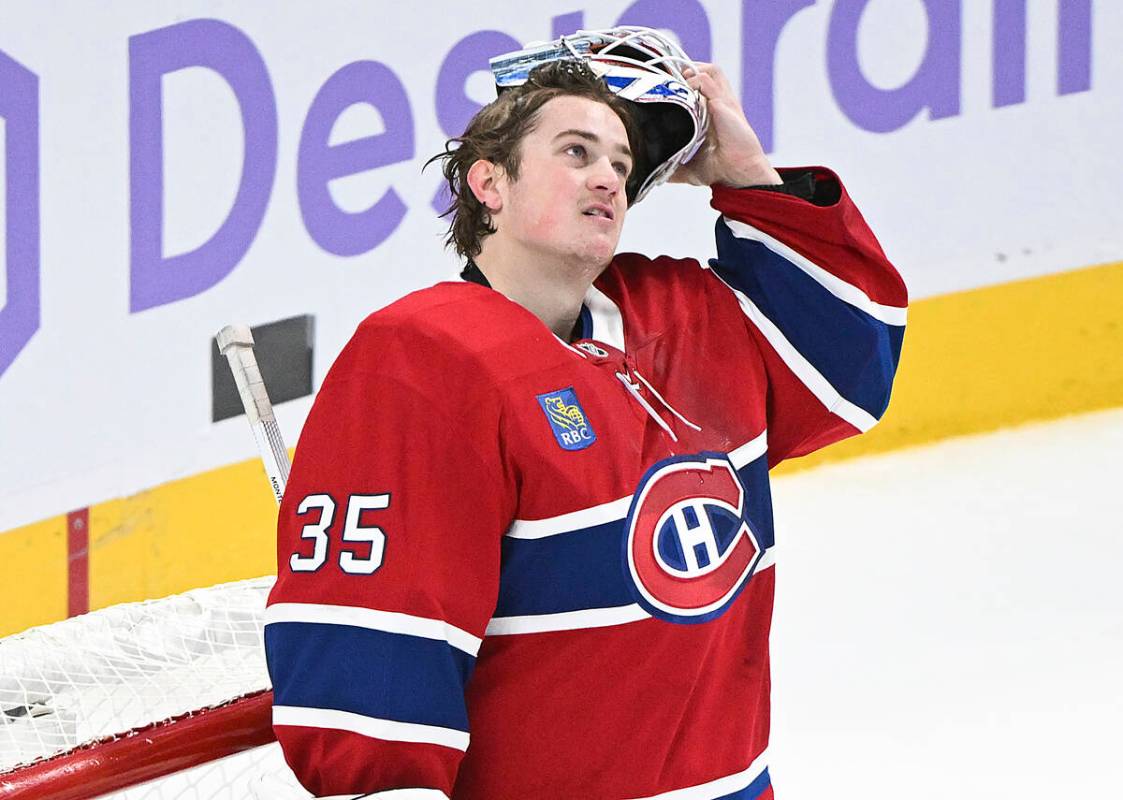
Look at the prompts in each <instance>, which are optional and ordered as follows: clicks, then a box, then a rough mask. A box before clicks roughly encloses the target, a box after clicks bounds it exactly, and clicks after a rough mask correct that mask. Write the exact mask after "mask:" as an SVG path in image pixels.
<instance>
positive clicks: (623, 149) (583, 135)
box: [554, 128, 632, 158]
mask: <svg viewBox="0 0 1123 800" xmlns="http://www.w3.org/2000/svg"><path fill="white" fill-rule="evenodd" d="M566 136H576V137H578V138H580V139H584V140H586V141H588V142H593V143H594V144H600V137H599V136H597V135H596V134H595V133H593V132H591V131H583V130H580V129H578V128H567V129H566V130H564V131H562V132H561V133H559V134H558V135H557V136H555V137H554V141H555V142H556V141H557V140H558V139H564V138H565V137H566ZM616 149H617V151H619V152H620V153H622V154H623V155H626V156H627V157H628V158H632V151H631V149H630V148H629V147H628V145H626V144H621V145H617V147H616Z"/></svg>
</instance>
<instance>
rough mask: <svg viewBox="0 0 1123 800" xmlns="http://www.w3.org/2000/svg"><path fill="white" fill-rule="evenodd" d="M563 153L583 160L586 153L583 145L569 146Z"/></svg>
mask: <svg viewBox="0 0 1123 800" xmlns="http://www.w3.org/2000/svg"><path fill="white" fill-rule="evenodd" d="M565 152H567V153H570V154H572V155H575V156H577V157H578V158H584V157H585V156H586V154H587V153H588V151H587V150H586V149H585V145H583V144H571V145H570V146H569V147H567V148H565Z"/></svg>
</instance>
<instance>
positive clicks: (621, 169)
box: [612, 161, 632, 178]
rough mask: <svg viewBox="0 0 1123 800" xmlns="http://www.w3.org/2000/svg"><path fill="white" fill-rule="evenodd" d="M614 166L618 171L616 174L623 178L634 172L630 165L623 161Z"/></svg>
mask: <svg viewBox="0 0 1123 800" xmlns="http://www.w3.org/2000/svg"><path fill="white" fill-rule="evenodd" d="M612 166H613V168H614V169H615V170H616V172H617V173H619V175H620V177H621V178H626V177H628V173H629V172H631V171H632V168H631V167H630V166H629V165H628V164H625V163H624V162H623V161H617V162H616V163H614V164H613V165H612Z"/></svg>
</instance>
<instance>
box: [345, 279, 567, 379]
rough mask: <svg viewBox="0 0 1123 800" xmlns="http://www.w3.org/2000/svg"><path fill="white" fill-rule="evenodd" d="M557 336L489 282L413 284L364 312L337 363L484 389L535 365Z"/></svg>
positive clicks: (395, 376) (390, 376)
mask: <svg viewBox="0 0 1123 800" xmlns="http://www.w3.org/2000/svg"><path fill="white" fill-rule="evenodd" d="M551 337H552V334H550V332H549V330H548V329H546V327H545V326H544V325H542V323H541V322H540V321H539V320H538V319H537V318H536V317H534V316H533V315H532V314H531V313H530V312H529V311H527V310H526V309H523V308H522V307H521V306H518V305H516V304H515V303H512V302H511V301H510V300H508V299H507V298H506V297H504V296H503V295H501V294H499V293H498V292H496V291H493V290H492V289H488V288H487V287H485V286H479V285H477V284H473V283H466V282H446V283H439V284H437V285H435V286H431V287H429V288H426V289H421V290H419V291H416V292H412V293H411V294H408V295H406V296H404V297H402V298H401V299H400V300H397V301H395V302H394V303H391V304H390V305H388V306H386V307H385V308H383V309H380V310H378V311H376V312H374V313H373V314H371V315H370V316H368V317H367V318H366V319H364V320H363V321H362V322H361V323H360V324H359V326H358V328H357V329H356V331H355V333H354V335H353V336H352V337H351V340H350V341H349V342H348V343H347V345H346V347H345V348H344V349H343V351H342V352H341V353H340V355H339V358H338V359H337V361H336V364H335V366H333V368H332V370H333V371H334V372H346V373H347V374H351V375H354V374H356V373H367V374H375V375H377V376H379V377H380V378H384V379H388V380H395V381H398V382H402V383H409V384H414V385H425V386H427V387H431V390H432V391H437V390H438V389H439V387H440V386H441V385H442V384H443V385H446V386H448V385H450V384H456V385H457V386H458V388H460V389H461V390H469V389H470V388H472V387H473V386H478V387H479V390H481V391H483V390H486V387H487V386H493V385H494V384H495V383H496V382H498V381H502V380H506V379H509V378H510V377H512V376H513V375H517V374H518V373H519V372H522V371H531V370H533V369H536V368H537V366H536V364H538V363H539V360H540V356H538V357H535V356H534V351H536V350H542V349H544V348H546V346H547V345H548V344H549V339H550V338H551Z"/></svg>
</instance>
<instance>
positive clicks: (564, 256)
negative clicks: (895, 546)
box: [266, 62, 905, 800]
mask: <svg viewBox="0 0 1123 800" xmlns="http://www.w3.org/2000/svg"><path fill="white" fill-rule="evenodd" d="M688 82H689V84H690V86H691V87H693V88H694V89H695V90H697V91H698V92H700V93H701V94H702V95H703V96H704V97H705V98H706V100H707V103H708V110H709V115H710V125H709V135H708V139H707V145H706V147H705V148H704V149H703V151H702V152H701V153H700V154H699V155H698V156H696V157H695V158H694V159H693V160H692V161H690V162H689V163H688V164H687V165H686V166H684V167H681V168H679V170H678V172H677V174H676V175H675V179H676V180H683V181H689V182H691V183H697V184H704V185H709V186H712V187H713V200H712V204H713V205H714V207H715V208H716V209H718V210H719V211H720V212H721V214H722V217H721V219H720V220H719V222H718V225H717V237H718V253H719V256H718V258H717V259H716V261H714V262H713V264H712V265H711V268H709V269H707V268H703V267H701V266H700V265H699V264H698V263H697V262H695V261H691V260H672V259H669V258H658V259H655V260H649V259H647V258H644V257H642V256H638V255H634V254H623V255H614V253H615V248H616V245H617V241H618V239H619V236H620V230H621V226H622V225H623V222H624V218H625V216H626V214H627V210H628V200H629V195H630V194H634V192H635V190H636V186H637V184H636V181H635V180H634V179H633V180H631V181H630V180H629V179H630V178H634V175H633V170H634V169H635V162H636V160H637V157H639V158H643V155H642V154H641V153H640V152H639V151H640V148H641V141H642V131H640V130H638V129H637V127H636V125H635V122H634V119H633V116H634V114H633V111H632V110H631V109H630V104H628V103H627V102H626V101H621V100H620V99H619V98H618V97H615V96H614V95H613V94H612V93H610V92H609V91H608V90H607V89H606V88H605V86H604V84H603V83H602V82H601V81H600V80H599V79H598V78H597V77H596V76H594V75H593V74H592V73H591V72H589V71H588V70H587V69H586V68H585V67H584V66H581V64H580V63H579V62H565V63H560V64H555V65H553V66H546V67H541V68H539V69H538V70H536V71H535V72H533V73H532V75H531V79H530V80H529V81H528V82H527V83H526V84H524V85H523V86H522V87H518V88H514V89H509V90H507V91H505V92H504V93H503V94H502V95H501V96H500V98H499V99H498V100H497V101H496V102H495V103H493V104H492V105H491V106H489V107H488V108H486V109H484V110H483V111H481V112H480V115H478V116H477V118H476V119H475V120H474V121H473V123H472V124H471V125H470V126H469V129H468V131H467V132H466V133H465V135H464V136H463V137H461V139H460V140H459V145H460V146H459V148H457V149H455V150H453V151H451V152H450V153H448V154H446V156H445V158H446V174H447V175H449V177H450V179H451V188H452V189H453V192H454V195H455V196H456V197H457V205H456V210H455V216H454V219H453V223H452V228H451V233H450V241H451V242H452V243H453V244H454V245H455V246H456V248H457V250H458V251H459V252H460V253H461V254H462V255H464V256H466V257H467V258H468V259H469V263H468V267H467V269H466V270H465V275H464V277H465V278H466V279H467V280H465V281H462V282H458V283H442V284H439V285H437V286H434V287H432V288H429V289H426V290H423V291H420V292H416V293H414V294H412V295H409V296H407V297H405V298H403V299H402V300H400V301H398V302H396V303H394V304H393V305H391V306H389V307H388V308H386V309H383V310H382V311H379V312H378V313H376V314H373V315H371V316H370V317H368V318H367V319H366V320H365V321H364V322H363V323H362V325H360V327H359V329H358V331H357V332H356V334H355V336H354V338H353V339H352V340H351V342H350V343H349V344H348V345H347V347H346V348H345V349H344V351H343V352H342V354H341V355H340V356H339V359H338V360H337V361H336V363H335V365H334V366H333V367H332V369H331V371H330V373H329V374H328V376H327V378H326V380H325V382H324V385H323V387H322V389H321V390H320V393H319V396H318V397H317V400H316V403H315V405H314V407H313V409H312V411H311V413H310V415H309V418H308V421H307V423H306V425H305V428H304V431H303V434H302V436H301V439H300V443H299V446H298V448H297V454H296V459H295V463H294V465H293V470H292V476H291V480H290V483H289V485H288V489H287V491H286V494H285V499H284V502H283V504H282V507H281V513H280V523H279V542H278V548H279V549H278V555H279V575H278V581H277V585H276V588H275V589H274V591H273V594H272V596H271V599H270V603H271V605H270V608H269V610H268V613H267V617H266V619H267V623H268V625H267V629H266V644H267V652H268V656H269V664H270V670H271V673H272V677H273V681H274V687H275V693H276V694H275V703H276V706H275V715H274V724H275V728H276V731H277V735H278V738H279V739H280V741H281V743H282V745H283V747H284V750H285V755H286V758H287V760H288V763H289V764H290V765H291V766H292V768H293V769H294V771H295V772H296V774H297V776H298V777H299V779H300V780H301V782H302V783H303V784H304V785H305V786H306V787H307V788H308V789H309V790H310V791H312V792H313V793H315V794H316V795H317V796H319V797H328V796H331V797H354V796H356V795H361V796H364V797H371V798H396V797H432V798H441V797H447V798H456V800H507V799H508V798H510V799H511V800H515V799H516V798H517V799H518V800H563V799H564V800H578V799H579V800H623V799H624V798H655V797H668V798H669V797H674V798H687V797H689V798H699V799H703V800H704V799H710V798H714V799H716V798H738V799H739V800H748V799H750V798H770V797H771V796H772V789H771V783H770V778H769V774H768V770H767V755H766V746H767V741H768V725H769V675H768V630H769V624H770V617H771V608H772V597H773V581H774V573H775V570H774V569H773V568H772V566H773V550H772V548H773V541H774V537H773V530H772V515H771V504H770V499H769V489H768V468H769V466H770V465H773V464H775V463H777V462H779V461H781V460H782V459H784V458H788V457H791V456H795V455H800V454H803V453H807V452H810V451H811V450H814V449H816V448H818V447H821V446H823V445H825V444H828V443H830V442H832V441H835V440H837V439H840V438H843V437H845V436H847V435H851V434H853V433H856V432H858V431H861V430H865V429H867V428H868V427H870V426H872V425H873V424H874V422H875V421H876V418H877V417H878V416H879V415H880V414H881V413H882V412H883V411H884V408H885V406H886V404H887V402H888V397H889V389H890V384H891V382H892V376H893V373H894V370H895V368H896V362H897V358H898V355H899V351H900V345H901V325H902V324H903V321H904V310H903V306H904V304H905V290H904V286H903V285H902V283H901V281H900V279H899V277H898V276H897V274H896V272H895V271H894V270H893V268H892V267H891V266H890V265H889V263H888V262H887V261H886V260H885V257H884V255H883V254H882V252H881V250H880V248H879V247H878V245H877V242H876V241H875V239H874V238H873V236H872V234H871V233H870V231H869V230H868V228H867V227H866V225H865V223H864V221H863V220H862V218H861V216H860V214H859V213H858V211H857V209H856V208H855V207H854V206H853V205H852V204H851V202H850V200H849V199H848V197H847V195H846V193H845V192H844V191H843V190H842V188H841V186H840V185H839V183H838V180H837V178H836V177H835V176H834V175H833V174H832V173H830V172H829V171H827V170H825V169H821V168H814V169H811V170H796V171H791V172H786V171H781V172H779V173H778V172H777V171H776V170H775V169H773V168H772V166H771V165H770V164H769V162H768V159H767V158H766V157H765V155H764V153H763V152H762V150H761V147H760V144H759V142H758V141H757V138H756V136H755V135H754V134H753V131H752V129H751V127H750V126H749V124H748V122H747V121H746V119H745V116H744V114H743V113H742V111H741V108H740V106H739V104H738V102H737V100H736V98H735V95H734V93H733V91H732V90H731V88H730V86H729V84H728V82H727V81H726V80H725V78H724V77H723V76H722V74H721V72H720V71H718V70H717V69H716V68H714V67H712V66H709V65H698V67H697V69H696V70H695V71H693V72H691V73H689V75H688ZM652 166H653V165H651V164H650V163H646V164H644V165H643V167H642V168H643V169H644V170H647V171H650V169H651V168H652ZM785 179H787V182H785ZM739 187H749V188H739ZM801 195H802V196H801ZM406 787H413V788H415V789H417V790H418V791H417V792H414V793H411V794H409V795H406V794H402V793H397V792H395V791H394V790H397V789H403V788H406Z"/></svg>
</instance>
